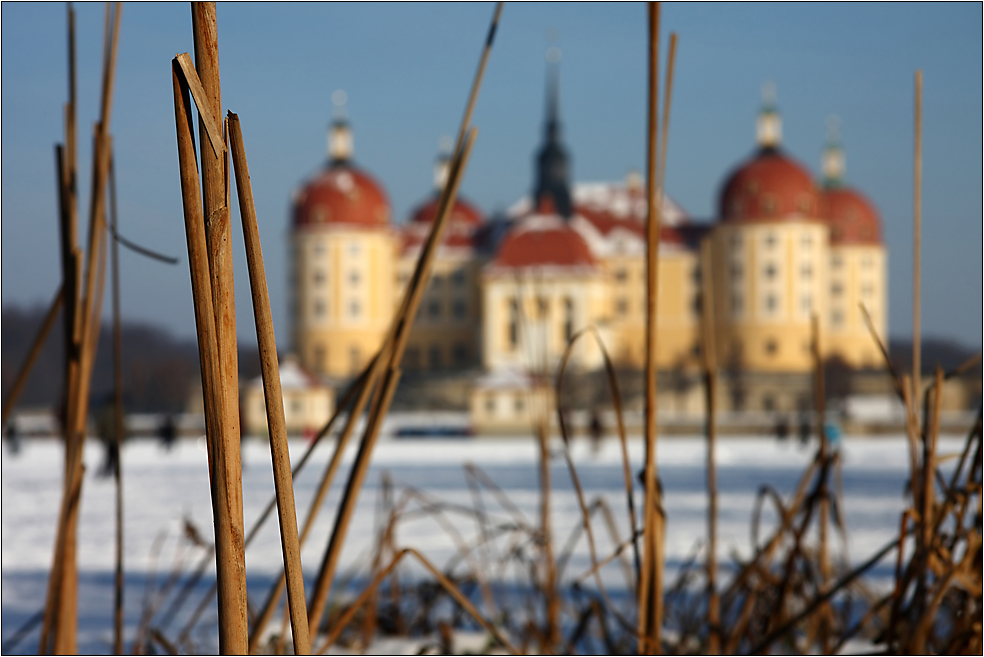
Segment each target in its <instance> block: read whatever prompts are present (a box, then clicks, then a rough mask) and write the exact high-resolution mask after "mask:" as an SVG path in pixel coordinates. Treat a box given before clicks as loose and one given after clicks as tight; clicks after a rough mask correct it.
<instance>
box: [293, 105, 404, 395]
mask: <svg viewBox="0 0 984 657" xmlns="http://www.w3.org/2000/svg"><path fill="white" fill-rule="evenodd" d="M332 100H333V101H334V102H335V104H336V111H335V118H334V120H333V121H332V124H331V126H330V128H329V136H328V142H329V143H328V161H327V163H326V164H325V166H324V167H323V168H322V169H321V170H320V171H319V172H318V173H317V174H316V175H315V176H314V177H313V178H311V179H310V180H308V181H307V182H305V183H304V184H303V185H302V186H301V187H300V188H298V189H297V190H296V191H295V193H294V195H293V199H292V204H291V205H292V207H291V229H290V241H291V267H292V271H291V293H292V297H291V306H290V314H291V320H292V329H293V345H294V350H295V351H296V352H297V354H298V356H299V358H300V359H301V363H302V365H303V366H304V367H305V368H306V369H308V370H310V371H312V372H317V373H319V374H325V375H328V376H332V377H339V378H347V377H350V376H353V375H356V374H358V373H359V372H360V371H361V369H362V368H363V367H365V365H366V364H367V363H368V362H369V359H371V358H372V357H373V355H375V353H376V351H377V350H378V349H379V346H380V345H381V344H382V341H383V338H384V336H385V332H386V330H387V328H388V327H389V322H390V320H391V318H392V315H393V305H394V301H393V297H394V294H393V281H394V260H395V254H396V247H397V241H396V236H395V234H394V231H393V228H392V226H391V223H390V205H389V200H388V199H387V197H386V192H385V191H384V190H383V188H382V186H381V185H380V184H379V183H378V182H377V181H376V180H375V179H374V178H373V177H372V176H371V175H369V174H368V173H366V172H365V171H363V170H361V169H360V168H358V167H357V166H356V165H355V164H354V163H353V161H352V153H353V147H352V130H351V127H350V126H349V123H348V120H347V118H346V116H345V112H344V103H345V95H344V92H341V91H336V92H335V93H334V94H333V96H332Z"/></svg>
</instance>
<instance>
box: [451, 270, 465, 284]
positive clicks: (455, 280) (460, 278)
mask: <svg viewBox="0 0 984 657" xmlns="http://www.w3.org/2000/svg"><path fill="white" fill-rule="evenodd" d="M451 284H452V285H454V286H455V287H464V285H465V272H464V270H462V269H458V270H456V271H455V272H454V273H453V274H451Z"/></svg>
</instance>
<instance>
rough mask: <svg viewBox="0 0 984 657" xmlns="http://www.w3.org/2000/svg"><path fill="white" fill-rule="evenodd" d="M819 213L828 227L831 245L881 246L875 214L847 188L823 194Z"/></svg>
mask: <svg viewBox="0 0 984 657" xmlns="http://www.w3.org/2000/svg"><path fill="white" fill-rule="evenodd" d="M820 211H821V215H822V216H823V218H824V219H826V220H827V221H828V222H829V223H830V243H831V245H833V246H838V245H846V244H881V243H882V241H881V219H880V218H879V216H878V211H877V210H875V208H874V206H873V205H872V204H871V202H870V201H868V199H867V198H865V197H864V195H862V194H861V193H860V192H858V191H857V190H854V189H851V188H850V187H832V188H828V189H825V190H823V191H822V192H821V194H820Z"/></svg>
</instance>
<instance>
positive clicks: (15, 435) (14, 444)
mask: <svg viewBox="0 0 984 657" xmlns="http://www.w3.org/2000/svg"><path fill="white" fill-rule="evenodd" d="M3 437H4V440H6V441H7V449H8V450H10V453H11V454H20V450H21V439H20V432H19V431H17V421H16V420H15V419H11V420H10V422H8V423H7V429H6V430H5V431H4V433H3Z"/></svg>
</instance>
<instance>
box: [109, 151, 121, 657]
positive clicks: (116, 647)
mask: <svg viewBox="0 0 984 657" xmlns="http://www.w3.org/2000/svg"><path fill="white" fill-rule="evenodd" d="M109 209H110V226H111V227H112V234H113V235H116V228H117V214H116V167H115V164H114V160H113V159H110V163H109ZM111 255H112V272H113V274H112V281H113V282H112V285H113V433H114V438H115V442H116V445H115V446H114V447H112V448H111V449H115V450H116V459H115V461H114V462H113V484H114V488H115V502H116V541H115V554H114V559H115V562H116V567H115V568H114V582H113V584H114V587H113V651H114V652H115V653H116V654H117V655H122V654H123V471H122V469H123V463H122V459H123V437H124V436H123V432H124V427H123V331H122V328H121V326H120V321H121V317H120V261H119V244H118V243H117V240H115V239H114V240H113V243H112V251H111Z"/></svg>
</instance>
